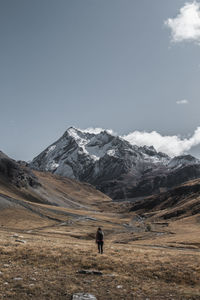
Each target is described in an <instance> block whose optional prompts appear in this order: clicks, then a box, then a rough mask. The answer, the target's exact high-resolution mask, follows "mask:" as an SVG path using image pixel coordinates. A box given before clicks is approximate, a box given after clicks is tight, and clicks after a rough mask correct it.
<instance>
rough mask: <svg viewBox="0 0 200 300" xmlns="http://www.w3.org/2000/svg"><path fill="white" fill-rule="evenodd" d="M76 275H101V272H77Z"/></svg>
mask: <svg viewBox="0 0 200 300" xmlns="http://www.w3.org/2000/svg"><path fill="white" fill-rule="evenodd" d="M78 273H79V274H85V275H103V273H102V272H100V271H96V270H79V271H78Z"/></svg>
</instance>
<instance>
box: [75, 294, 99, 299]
mask: <svg viewBox="0 0 200 300" xmlns="http://www.w3.org/2000/svg"><path fill="white" fill-rule="evenodd" d="M72 300H97V298H96V297H95V296H94V295H92V294H88V293H86V294H85V293H77V294H74V295H73V296H72Z"/></svg>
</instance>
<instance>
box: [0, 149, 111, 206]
mask: <svg viewBox="0 0 200 300" xmlns="http://www.w3.org/2000/svg"><path fill="white" fill-rule="evenodd" d="M110 200H111V199H110V198H109V197H107V196H106V195H104V194H102V193H101V192H100V191H97V190H96V189H95V188H94V187H93V186H91V185H89V184H84V183H80V182H77V181H76V180H74V179H68V178H63V177H61V176H58V175H53V174H51V173H41V172H36V171H32V170H31V169H30V168H29V167H28V166H26V165H25V163H22V162H16V161H15V160H13V159H11V158H9V157H8V156H6V155H5V154H4V153H3V152H0V208H3V207H10V206H16V205H17V206H19V205H20V206H22V207H24V205H25V204H24V201H26V202H27V201H28V202H32V203H40V204H50V205H54V206H61V207H68V208H76V209H79V208H83V207H84V208H85V209H88V208H90V209H92V207H93V206H94V205H96V206H98V204H101V203H102V202H104V201H105V202H107V201H110ZM25 206H26V207H27V205H25ZM96 206H95V209H96Z"/></svg>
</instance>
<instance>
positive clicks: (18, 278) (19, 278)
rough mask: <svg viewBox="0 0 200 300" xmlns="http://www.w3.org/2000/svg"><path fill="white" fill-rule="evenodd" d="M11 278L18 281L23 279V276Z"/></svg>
mask: <svg viewBox="0 0 200 300" xmlns="http://www.w3.org/2000/svg"><path fill="white" fill-rule="evenodd" d="M13 280H15V281H20V280H23V278H21V277H15V278H13Z"/></svg>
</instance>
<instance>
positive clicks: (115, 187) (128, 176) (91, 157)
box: [30, 127, 200, 198]
mask: <svg viewBox="0 0 200 300" xmlns="http://www.w3.org/2000/svg"><path fill="white" fill-rule="evenodd" d="M30 166H31V167H32V168H34V169H37V170H40V171H49V172H52V173H55V174H59V175H62V176H67V177H70V178H75V179H78V180H80V181H85V182H89V183H91V184H93V185H95V186H96V187H97V188H99V189H100V190H101V191H103V192H105V193H106V194H108V195H109V196H111V197H113V198H130V197H136V196H140V195H145V194H150V193H152V192H157V191H159V189H160V188H169V187H171V186H173V185H176V184H179V183H182V182H183V181H185V180H189V179H193V178H197V177H200V161H199V160H198V159H196V158H194V157H192V156H190V155H182V156H178V157H175V158H172V159H171V158H170V157H169V156H168V155H166V154H164V153H161V152H156V150H155V149H154V147H147V146H144V147H138V146H136V145H131V144H130V143H129V142H128V141H126V140H125V139H123V138H121V137H119V136H116V135H114V134H112V133H111V132H109V131H106V130H104V131H99V132H91V131H87V130H80V129H76V128H73V127H70V128H69V129H68V130H67V131H66V132H65V133H64V135H63V136H62V137H61V138H60V139H59V140H57V141H56V142H55V143H53V144H52V145H50V146H49V147H48V148H47V149H45V150H44V151H43V152H42V153H41V154H39V155H38V156H37V157H36V158H34V159H33V161H32V162H31V164H30Z"/></svg>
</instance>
